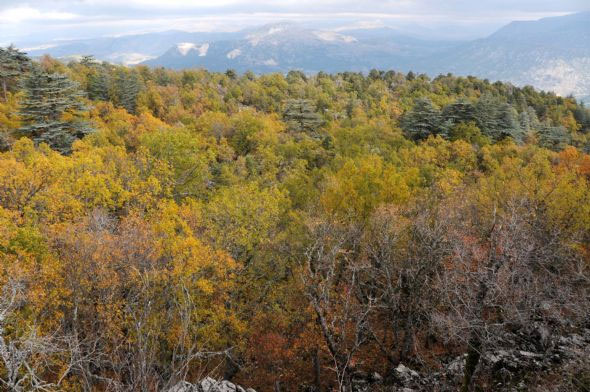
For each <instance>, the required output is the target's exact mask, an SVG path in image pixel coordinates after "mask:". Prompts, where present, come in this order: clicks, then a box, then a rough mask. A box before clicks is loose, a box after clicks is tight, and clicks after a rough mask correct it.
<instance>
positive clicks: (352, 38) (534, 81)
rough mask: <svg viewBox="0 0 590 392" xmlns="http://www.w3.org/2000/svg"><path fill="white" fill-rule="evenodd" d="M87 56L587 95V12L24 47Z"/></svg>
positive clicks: (285, 26)
mask: <svg viewBox="0 0 590 392" xmlns="http://www.w3.org/2000/svg"><path fill="white" fill-rule="evenodd" d="M44 53H49V54H51V55H52V56H55V57H66V56H73V55H82V54H94V55H95V56H96V57H97V58H98V59H100V60H106V61H110V62H116V63H123V64H137V63H143V64H147V65H150V66H162V67H168V68H175V69H182V68H199V67H200V68H206V69H209V70H212V71H224V70H226V69H234V70H236V71H239V72H244V71H253V72H255V73H265V72H287V71H289V70H292V69H297V70H302V71H304V72H307V73H314V72H319V71H326V72H340V71H361V72H368V71H369V70H371V69H373V68H377V69H382V70H389V69H393V70H396V71H402V72H407V71H410V70H412V71H416V72H424V73H427V74H430V75H431V76H436V75H438V74H446V73H449V72H450V73H454V74H458V75H474V76H478V77H481V78H488V79H490V80H503V81H509V82H512V83H514V84H516V85H533V86H535V87H537V88H540V89H543V90H551V91H555V92H556V93H558V94H560V95H569V94H573V95H575V96H576V97H578V98H584V97H585V99H589V97H590V12H584V13H578V14H573V15H567V16H562V17H553V18H545V19H541V20H538V21H530V22H513V23H511V24H509V25H507V26H505V27H504V28H502V29H500V30H499V31H497V32H496V33H494V34H492V35H491V36H489V37H487V38H484V39H479V40H475V41H470V42H441V41H426V40H421V39H417V38H413V37H409V36H406V35H404V34H401V33H400V32H398V31H396V30H395V29H392V28H376V29H358V30H352V29H351V30H342V31H338V32H336V31H326V30H318V29H312V28H305V27H303V26H301V25H298V24H295V23H288V22H284V23H276V24H271V25H267V26H262V27H259V28H253V29H247V30H243V31H239V32H235V33H187V32H182V31H168V32H162V33H151V34H142V35H133V36H123V37H111V38H100V39H93V40H77V41H68V42H61V43H54V44H52V45H44V46H42V47H40V48H37V49H32V50H29V54H31V55H33V56H38V55H41V54H44Z"/></svg>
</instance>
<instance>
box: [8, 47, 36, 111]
mask: <svg viewBox="0 0 590 392" xmlns="http://www.w3.org/2000/svg"><path fill="white" fill-rule="evenodd" d="M30 64H31V60H30V59H29V58H28V57H27V55H26V54H25V53H23V52H21V51H20V50H18V49H16V48H15V47H14V46H12V45H11V46H9V47H7V48H0V84H1V85H2V92H3V96H4V102H6V101H7V99H8V92H9V91H10V92H12V91H14V90H15V89H16V88H17V87H18V80H19V78H20V77H22V76H23V75H24V74H25V72H26V71H27V70H28V68H29V67H30Z"/></svg>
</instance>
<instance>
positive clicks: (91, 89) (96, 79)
mask: <svg viewBox="0 0 590 392" xmlns="http://www.w3.org/2000/svg"><path fill="white" fill-rule="evenodd" d="M88 98H90V99H92V100H95V101H108V100H109V74H108V73H107V70H106V69H105V68H104V67H96V69H95V70H94V72H92V73H91V74H90V75H89V76H88Z"/></svg>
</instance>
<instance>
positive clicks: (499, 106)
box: [475, 95, 524, 143]
mask: <svg viewBox="0 0 590 392" xmlns="http://www.w3.org/2000/svg"><path fill="white" fill-rule="evenodd" d="M475 117H476V121H477V125H478V127H479V128H480V129H481V131H482V132H483V134H484V135H486V136H488V137H489V138H491V139H492V140H494V141H499V140H502V139H504V138H506V137H511V138H513V139H514V140H515V141H516V142H519V143H520V142H522V139H523V137H524V132H523V129H522V127H521V124H520V121H519V115H518V112H517V111H516V110H515V109H514V107H512V105H510V104H508V103H502V102H501V101H500V100H499V99H498V98H496V97H494V96H492V95H484V96H482V97H481V98H480V100H479V101H478V102H477V104H476V105H475Z"/></svg>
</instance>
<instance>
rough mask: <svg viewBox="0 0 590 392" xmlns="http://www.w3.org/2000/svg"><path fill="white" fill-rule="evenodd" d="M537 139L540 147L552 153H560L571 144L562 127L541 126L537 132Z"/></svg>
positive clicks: (568, 135)
mask: <svg viewBox="0 0 590 392" xmlns="http://www.w3.org/2000/svg"><path fill="white" fill-rule="evenodd" d="M537 138H538V143H539V145H540V146H541V147H544V148H547V149H549V150H553V151H561V150H563V149H564V148H565V147H567V145H568V144H571V142H572V138H571V135H570V134H569V133H568V131H567V129H565V128H564V127H562V126H558V127H552V126H549V125H543V126H541V127H540V128H539V129H538V130H537Z"/></svg>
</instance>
